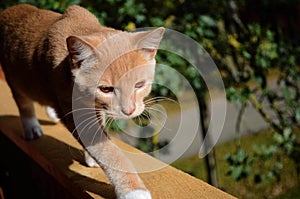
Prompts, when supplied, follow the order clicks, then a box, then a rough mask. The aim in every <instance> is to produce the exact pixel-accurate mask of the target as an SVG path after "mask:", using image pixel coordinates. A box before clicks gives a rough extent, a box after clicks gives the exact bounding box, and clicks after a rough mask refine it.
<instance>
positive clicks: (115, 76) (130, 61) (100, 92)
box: [95, 51, 155, 119]
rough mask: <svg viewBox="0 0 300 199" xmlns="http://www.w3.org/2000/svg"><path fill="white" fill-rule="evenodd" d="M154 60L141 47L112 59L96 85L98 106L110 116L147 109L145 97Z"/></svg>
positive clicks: (137, 113)
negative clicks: (145, 55) (147, 58)
mask: <svg viewBox="0 0 300 199" xmlns="http://www.w3.org/2000/svg"><path fill="white" fill-rule="evenodd" d="M154 71H155V61H154V59H153V60H150V61H148V60H146V59H145V58H144V57H143V55H141V53H140V52H139V51H134V52H130V53H128V54H126V55H124V56H122V57H121V58H119V59H117V60H116V61H115V62H113V63H112V64H111V65H110V66H109V67H108V68H107V69H106V70H105V72H104V73H103V75H102V76H101V78H100V80H99V83H98V86H97V89H96V95H95V99H96V106H97V105H98V106H103V107H104V109H105V112H106V115H107V116H110V117H113V118H115V119H123V118H131V117H136V116H138V115H140V114H141V113H142V112H143V111H144V107H145V105H144V102H143V99H144V98H145V97H146V96H147V95H148V94H149V93H150V91H151V85H152V82H153V79H154Z"/></svg>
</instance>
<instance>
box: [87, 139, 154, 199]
mask: <svg viewBox="0 0 300 199" xmlns="http://www.w3.org/2000/svg"><path fill="white" fill-rule="evenodd" d="M102 137H106V136H102ZM86 150H87V152H88V153H89V154H90V155H91V156H92V157H93V158H94V159H95V161H96V162H97V163H98V164H99V165H100V166H101V168H102V169H103V171H104V172H105V174H106V175H107V177H108V178H109V180H110V181H111V182H112V184H113V185H114V186H115V191H116V194H117V196H118V198H120V199H151V194H150V192H149V191H148V190H147V189H146V187H145V185H144V183H143V182H142V180H141V179H140V177H139V176H138V175H137V172H136V170H135V169H134V167H133V165H132V163H131V162H130V161H129V160H128V159H127V158H126V156H125V155H124V154H123V152H122V151H121V150H120V149H119V148H118V147H117V146H116V144H114V143H113V142H112V141H111V140H110V139H108V138H105V139H102V141H100V142H98V143H97V144H94V145H93V146H88V147H86Z"/></svg>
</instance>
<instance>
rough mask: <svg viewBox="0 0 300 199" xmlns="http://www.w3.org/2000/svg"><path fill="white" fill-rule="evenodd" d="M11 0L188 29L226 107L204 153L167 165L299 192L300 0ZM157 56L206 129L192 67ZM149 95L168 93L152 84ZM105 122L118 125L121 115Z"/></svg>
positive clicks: (262, 191)
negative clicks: (188, 88)
mask: <svg viewBox="0 0 300 199" xmlns="http://www.w3.org/2000/svg"><path fill="white" fill-rule="evenodd" d="M19 3H29V4H32V5H35V6H37V7H40V8H44V9H50V10H54V11H57V12H61V13H63V12H64V10H65V9H66V8H67V7H68V6H70V5H73V4H78V5H81V6H83V7H85V8H87V9H88V10H90V11H91V12H92V13H94V14H95V15H96V16H97V17H98V19H99V21H100V22H101V23H102V24H103V25H105V26H110V27H113V28H116V29H122V30H128V31H131V30H134V29H136V28H139V27H159V26H163V27H166V28H169V29H172V30H176V31H179V32H181V33H183V34H185V35H188V36H189V37H191V38H193V39H194V40H195V41H197V42H198V43H200V44H201V45H202V46H203V48H204V49H205V50H206V51H207V52H208V53H209V55H210V56H211V57H212V59H213V61H214V62H215V63H216V65H217V67H218V69H219V71H220V73H221V75H222V78H223V81H224V84H225V88H226V95H227V101H228V116H227V118H226V124H225V127H224V131H223V132H222V136H221V138H220V141H219V142H218V145H217V146H216V147H215V148H214V150H213V151H211V152H210V154H209V155H208V156H207V157H205V158H203V159H199V158H198V155H197V152H193V149H191V151H192V152H190V153H188V154H185V155H184V156H183V157H182V158H181V159H180V160H178V161H176V162H175V163H173V166H175V167H177V168H179V169H182V170H183V171H185V172H187V173H189V174H191V175H193V176H195V177H197V178H200V179H202V180H204V181H207V182H209V183H210V184H212V185H214V186H216V187H218V188H221V189H223V190H224V191H226V192H228V193H230V194H232V195H234V196H237V197H239V198H299V197H300V184H299V180H300V178H299V177H300V176H299V172H300V138H299V135H300V129H299V124H300V67H299V61H300V59H299V58H300V57H299V53H300V46H299V43H300V1H299V0H259V1H258V0H239V1H237V0H236V1H234V0H219V1H212V0H197V1H193V0H178V1H175V0H165V1H160V0H152V1H149V0H106V1H102V0H61V1H57V0H39V1H38V0H15V1H14V0H10V1H0V11H2V10H4V9H5V8H7V7H9V6H12V5H15V4H19ZM157 62H158V63H160V64H166V65H169V66H172V67H173V68H174V69H176V70H177V71H179V72H180V73H181V74H183V75H184V76H185V78H186V79H188V80H189V82H190V83H191V85H192V86H193V88H194V90H195V91H196V95H197V98H198V100H199V106H200V115H201V117H200V121H199V124H200V126H201V129H200V130H199V131H200V134H201V136H202V137H203V136H205V132H206V129H207V126H208V122H207V118H208V116H209V114H210V113H209V108H208V107H209V104H210V103H211V102H210V98H209V96H208V91H207V88H206V86H205V84H204V82H203V79H202V78H201V76H200V74H197V73H195V71H194V69H193V66H191V65H190V63H188V62H187V61H186V60H184V59H183V58H181V57H179V56H177V55H174V54H172V53H168V52H164V51H162V52H161V51H159V52H158V55H157ZM158 73H159V71H158ZM157 78H159V75H158V77H157ZM166 81H171V82H173V83H172V85H173V86H174V89H176V86H177V85H179V84H180V83H178V82H177V80H176V76H174V79H169V80H166ZM153 96H165V97H168V98H170V99H173V98H176V97H174V96H173V93H172V92H171V91H170V90H168V89H167V88H164V87H161V86H159V85H155V86H154V88H153ZM170 106H171V109H172V108H173V107H172V105H170ZM146 119H147V118H146ZM123 125H124V124H123ZM120 126H121V128H119V127H120ZM111 128H112V129H113V130H114V131H120V130H122V122H121V123H119V124H118V125H115V126H114V125H112V126H111ZM124 128H125V127H124ZM201 136H200V137H201ZM135 144H136V147H138V148H140V149H141V150H143V151H145V152H149V151H153V150H155V149H158V148H161V147H163V146H165V145H167V144H168V140H166V139H159V138H158V137H157V136H153V137H150V138H145V139H141V140H139V141H138V142H137V143H135ZM196 145H197V143H196ZM165 152H166V153H168V150H166V151H165ZM154 155H155V154H154Z"/></svg>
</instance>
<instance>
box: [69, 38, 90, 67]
mask: <svg viewBox="0 0 300 199" xmlns="http://www.w3.org/2000/svg"><path fill="white" fill-rule="evenodd" d="M67 47H68V51H69V56H70V60H71V62H72V65H73V67H75V68H80V66H81V63H82V62H83V61H84V60H85V59H87V58H89V57H90V56H91V55H92V54H93V47H92V45H90V44H89V43H87V42H86V41H84V40H83V39H81V38H80V37H77V36H70V37H68V38H67Z"/></svg>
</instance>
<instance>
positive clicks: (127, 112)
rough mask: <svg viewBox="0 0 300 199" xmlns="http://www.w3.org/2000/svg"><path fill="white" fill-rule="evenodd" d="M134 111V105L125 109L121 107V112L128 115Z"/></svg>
mask: <svg viewBox="0 0 300 199" xmlns="http://www.w3.org/2000/svg"><path fill="white" fill-rule="evenodd" d="M134 111H135V107H134V108H131V109H126V108H123V109H122V112H123V113H124V114H125V115H127V116H130V115H132V113H133V112H134Z"/></svg>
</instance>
